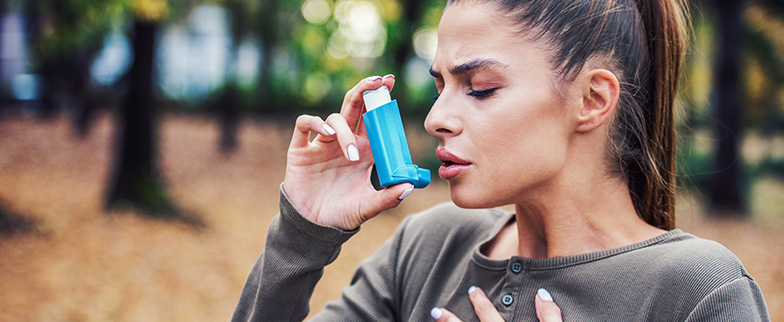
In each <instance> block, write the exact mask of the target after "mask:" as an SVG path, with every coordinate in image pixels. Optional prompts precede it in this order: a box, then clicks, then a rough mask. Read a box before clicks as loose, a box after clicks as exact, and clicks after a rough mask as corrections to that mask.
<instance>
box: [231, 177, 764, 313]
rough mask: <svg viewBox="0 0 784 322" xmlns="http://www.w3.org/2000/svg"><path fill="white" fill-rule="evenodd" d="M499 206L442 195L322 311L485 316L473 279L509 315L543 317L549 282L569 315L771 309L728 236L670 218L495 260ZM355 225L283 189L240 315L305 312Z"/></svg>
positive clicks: (504, 219)
mask: <svg viewBox="0 0 784 322" xmlns="http://www.w3.org/2000/svg"><path fill="white" fill-rule="evenodd" d="M513 216H514V215H513V214H510V213H506V212H503V211H500V210H495V209H485V210H467V209H461V208H458V207H456V206H454V205H452V204H441V205H438V206H435V207H433V208H431V209H429V210H427V211H424V212H422V213H418V214H414V215H411V216H408V217H406V218H405V219H404V220H403V222H402V223H401V224H400V226H399V227H398V229H397V230H396V232H395V234H394V235H393V236H392V237H391V238H390V239H389V240H388V241H387V242H386V243H385V244H384V245H383V246H382V247H381V248H380V249H379V250H378V251H377V252H376V253H375V254H374V255H372V256H371V257H370V258H368V259H366V260H365V261H363V262H362V263H361V264H360V266H359V268H358V269H357V271H356V274H355V275H354V278H353V280H352V282H351V285H349V286H347V287H345V288H344V289H343V294H342V296H341V298H340V299H338V300H337V301H335V302H332V303H329V304H327V306H326V307H325V308H323V310H322V311H321V312H320V313H319V314H317V315H316V316H315V317H313V320H314V321H432V318H430V310H431V309H432V308H433V307H444V308H447V309H448V310H450V311H452V312H454V313H455V314H456V315H457V316H458V317H460V318H461V319H463V320H464V321H477V320H478V318H477V317H476V315H475V313H474V310H473V307H472V305H471V303H470V301H469V300H468V288H469V287H470V286H478V287H480V288H482V290H484V291H485V292H486V293H487V295H488V296H489V297H490V300H491V301H493V303H494V304H495V307H496V308H497V309H498V311H499V312H500V313H501V315H502V316H503V317H504V319H505V320H506V321H537V318H536V312H535V308H534V297H535V296H536V290H537V289H539V288H545V289H547V290H548V291H549V292H550V293H551V294H552V296H553V299H554V300H555V303H556V304H557V305H558V306H559V307H560V308H561V311H562V313H563V319H564V321H668V322H670V321H769V320H770V318H769V317H768V312H767V308H766V306H765V300H764V299H763V297H762V293H761V292H760V289H759V287H758V286H757V284H756V283H755V282H754V279H752V278H751V276H749V274H748V273H747V272H746V270H745V269H744V268H743V265H742V264H741V263H740V261H739V260H738V259H737V258H736V257H735V256H734V255H733V254H732V253H731V252H730V251H729V250H727V249H726V248H724V247H723V246H722V245H720V244H718V243H716V242H713V241H709V240H705V239H700V238H698V237H695V236H693V235H690V234H687V233H684V232H682V231H680V230H677V229H676V230H672V231H670V232H667V233H665V234H663V235H660V236H658V237H655V238H653V239H650V240H647V241H643V242H640V243H637V244H633V245H628V246H625V247H621V248H616V249H610V250H605V251H600V252H595V253H589V254H581V255H574V256H566V257H555V258H544V259H531V258H523V257H512V258H510V259H507V260H493V259H490V258H487V257H486V256H484V255H482V254H481V253H480V247H481V245H483V244H484V243H486V242H488V241H489V240H491V239H492V238H493V237H494V236H495V235H496V234H497V233H498V232H499V231H500V229H501V228H502V227H503V226H504V225H506V224H507V223H509V222H510V220H513ZM355 233H356V231H342V230H339V229H334V228H330V227H325V226H320V225H317V224H315V223H312V222H310V221H308V220H307V219H305V218H304V217H302V216H301V215H300V214H299V213H297V211H296V210H295V209H294V207H292V206H291V204H290V203H289V201H288V200H287V198H286V196H285V195H284V194H283V192H282V190H281V198H280V214H279V215H278V216H276V217H275V219H274V220H273V222H272V223H271V224H270V227H269V231H268V232H267V242H266V247H265V250H264V251H263V252H262V254H261V256H260V257H259V258H258V260H257V261H256V264H255V265H254V266H253V268H252V270H251V272H250V276H249V277H248V280H247V282H246V284H245V287H244V289H243V290H242V294H241V295H240V299H239V303H238V305H237V308H236V311H235V312H234V316H233V318H232V320H233V321H301V320H303V319H304V318H305V317H306V316H307V315H308V313H309V310H310V307H309V300H310V297H311V295H312V293H313V289H314V287H315V286H316V283H317V282H318V280H319V278H321V276H322V273H323V268H324V266H326V265H328V264H329V263H331V262H332V261H334V260H335V258H337V256H338V253H339V252H340V247H341V245H342V244H343V243H344V242H345V241H347V240H348V239H349V238H350V237H351V236H352V235H354V234H355Z"/></svg>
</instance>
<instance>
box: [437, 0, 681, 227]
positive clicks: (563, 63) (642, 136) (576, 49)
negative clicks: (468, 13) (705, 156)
mask: <svg viewBox="0 0 784 322" xmlns="http://www.w3.org/2000/svg"><path fill="white" fill-rule="evenodd" d="M459 1H460V0H449V3H450V4H451V3H455V2H459ZM484 1H486V2H489V3H493V4H496V5H497V6H498V8H499V9H500V10H501V11H502V12H505V13H507V14H509V15H510V16H512V17H514V18H516V19H517V21H518V22H519V24H520V26H521V29H522V31H526V32H530V33H529V35H532V36H533V37H534V38H535V39H536V38H545V39H546V40H547V41H548V43H550V44H552V46H551V48H552V51H553V56H552V61H551V62H552V64H553V66H556V67H555V68H556V69H558V72H559V73H560V75H561V77H562V78H563V80H565V81H570V80H573V79H574V77H576V76H577V74H578V73H579V72H580V70H581V69H582V68H583V66H584V65H585V63H586V62H587V61H588V59H590V58H594V57H601V58H606V59H607V60H608V61H607V62H608V63H609V64H610V65H612V66H614V67H613V69H614V72H615V73H616V75H617V76H618V78H619V80H620V83H621V85H620V86H621V91H620V95H619V98H618V109H617V111H616V114H615V115H614V117H613V120H612V122H611V124H610V135H609V139H608V142H609V144H608V146H609V148H608V151H607V160H608V164H610V168H611V171H613V172H615V173H616V174H617V175H619V176H620V177H621V178H623V180H624V181H625V182H626V184H627V185H628V187H629V193H630V194H631V199H632V202H633V203H634V208H635V210H636V211H637V214H638V215H639V216H640V217H641V218H642V219H643V220H645V221H646V222H647V223H649V224H651V225H653V226H655V227H659V228H662V229H666V230H670V229H673V228H675V174H676V171H675V170H676V167H675V143H676V137H675V97H676V95H677V92H678V78H679V76H680V71H681V64H682V62H683V56H684V52H685V48H686V36H687V33H686V30H688V19H687V14H688V12H687V10H688V9H687V6H686V3H685V1H686V0H558V1H531V0H484Z"/></svg>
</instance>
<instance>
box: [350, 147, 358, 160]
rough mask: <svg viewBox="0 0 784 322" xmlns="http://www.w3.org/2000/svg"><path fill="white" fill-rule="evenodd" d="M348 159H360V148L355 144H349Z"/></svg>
mask: <svg viewBox="0 0 784 322" xmlns="http://www.w3.org/2000/svg"><path fill="white" fill-rule="evenodd" d="M348 159H349V160H350V161H359V150H357V147H356V146H355V145H353V144H351V145H349V146H348Z"/></svg>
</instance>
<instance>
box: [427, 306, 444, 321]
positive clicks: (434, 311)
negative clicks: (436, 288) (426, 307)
mask: <svg viewBox="0 0 784 322" xmlns="http://www.w3.org/2000/svg"><path fill="white" fill-rule="evenodd" d="M442 314H444V312H441V309H439V308H437V307H434V308H433V309H432V310H430V316H431V317H432V318H434V319H436V320H438V319H440V318H441V315H442Z"/></svg>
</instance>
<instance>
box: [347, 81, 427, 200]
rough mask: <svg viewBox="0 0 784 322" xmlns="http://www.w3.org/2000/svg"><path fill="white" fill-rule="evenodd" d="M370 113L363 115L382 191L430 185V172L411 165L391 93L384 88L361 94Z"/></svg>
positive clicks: (403, 132) (398, 114)
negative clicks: (404, 185) (405, 185)
mask: <svg viewBox="0 0 784 322" xmlns="http://www.w3.org/2000/svg"><path fill="white" fill-rule="evenodd" d="M362 98H363V99H364V101H365V107H366V108H367V112H366V113H365V114H363V115H362V119H363V120H364V122H365V128H366V129H367V133H368V139H369V140H370V149H371V150H372V151H373V159H374V160H375V162H376V173H378V181H379V183H381V186H383V187H385V188H386V187H390V186H393V185H396V184H400V183H404V182H408V183H411V184H413V185H414V188H424V187H427V185H428V184H430V170H428V169H420V168H419V167H418V166H416V165H414V164H413V162H412V161H411V152H409V150H408V142H407V141H406V132H405V131H404V130H403V120H402V119H401V117H400V109H399V108H398V106H397V100H392V98H391V97H390V95H389V89H388V88H387V87H386V86H381V87H380V88H378V89H375V90H369V91H365V92H363V93H362Z"/></svg>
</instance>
